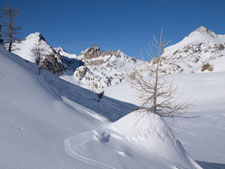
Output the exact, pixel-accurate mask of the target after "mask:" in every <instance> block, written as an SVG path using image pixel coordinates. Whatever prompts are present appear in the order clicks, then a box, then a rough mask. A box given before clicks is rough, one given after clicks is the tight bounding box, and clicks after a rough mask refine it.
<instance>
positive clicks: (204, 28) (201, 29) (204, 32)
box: [190, 26, 216, 38]
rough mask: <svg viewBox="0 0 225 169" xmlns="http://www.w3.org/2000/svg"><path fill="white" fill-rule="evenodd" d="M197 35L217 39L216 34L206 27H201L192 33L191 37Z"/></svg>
mask: <svg viewBox="0 0 225 169" xmlns="http://www.w3.org/2000/svg"><path fill="white" fill-rule="evenodd" d="M196 33H200V34H205V35H209V36H211V37H213V38H215V37H216V34H215V33H214V32H213V31H211V30H209V29H207V28H206V27H204V26H200V27H199V28H197V29H196V30H195V31H194V32H192V33H191V34H190V35H195V34H196Z"/></svg>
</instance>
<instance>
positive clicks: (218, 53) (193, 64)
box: [162, 26, 225, 73]
mask: <svg viewBox="0 0 225 169" xmlns="http://www.w3.org/2000/svg"><path fill="white" fill-rule="evenodd" d="M162 58H166V61H163V69H164V70H166V71H167V72H169V73H174V72H185V73H197V72H207V71H212V72H220V71H225V67H224V64H225V35H216V34H215V33H214V32H212V31H210V30H208V29H207V28H205V27H203V26H201V27H199V28H198V29H196V30H195V31H193V32H192V33H190V34H189V35H188V36H187V37H185V38H184V39H183V40H182V41H180V42H178V43H177V44H175V45H172V46H169V47H167V48H165V49H164V53H163V55H162Z"/></svg>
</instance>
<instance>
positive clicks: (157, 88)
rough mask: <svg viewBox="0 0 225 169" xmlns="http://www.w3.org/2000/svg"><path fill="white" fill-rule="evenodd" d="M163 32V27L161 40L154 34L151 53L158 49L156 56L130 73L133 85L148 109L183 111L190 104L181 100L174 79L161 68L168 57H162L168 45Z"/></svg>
mask: <svg viewBox="0 0 225 169" xmlns="http://www.w3.org/2000/svg"><path fill="white" fill-rule="evenodd" d="M162 33H163V30H162V29H161V33H160V39H159V41H158V40H157V39H156V37H155V36H153V41H152V45H151V54H153V53H155V52H154V51H155V50H154V49H156V50H157V55H156V57H154V58H153V57H152V60H151V61H150V62H145V64H144V68H142V69H140V68H135V69H134V71H132V73H130V74H129V79H130V82H131V85H132V87H134V88H135V89H136V90H137V91H138V98H139V99H140V100H141V102H142V104H143V106H144V107H145V108H146V109H147V110H148V111H150V112H152V113H157V114H176V113H183V110H184V109H185V108H187V106H188V104H187V103H186V102H184V101H181V100H180V98H179V97H178V95H177V92H176V88H175V87H174V86H173V83H172V81H169V80H167V78H166V77H165V76H166V75H167V74H166V73H165V72H164V71H163V70H162V69H160V67H161V66H162V60H165V59H166V58H163V57H161V56H162V54H163V48H164V47H165V46H167V45H168V43H166V42H165V41H164V40H163V38H162ZM148 55H150V53H149V52H148ZM178 100H179V101H178Z"/></svg>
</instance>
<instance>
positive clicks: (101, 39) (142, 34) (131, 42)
mask: <svg viewBox="0 0 225 169" xmlns="http://www.w3.org/2000/svg"><path fill="white" fill-rule="evenodd" d="M8 2H9V0H1V3H0V7H1V8H2V7H4V6H6V5H7V4H8ZM10 4H11V6H13V7H18V8H19V9H20V11H21V12H22V14H21V16H19V17H18V20H17V24H18V25H19V26H20V27H22V30H23V34H21V35H20V37H21V38H22V39H23V38H24V37H25V36H26V35H28V34H29V33H32V32H41V33H42V34H43V35H44V37H45V38H46V40H47V41H48V42H49V43H50V44H51V45H52V46H53V47H56V46H61V47H63V48H64V49H65V50H67V51H68V52H70V53H77V54H79V53H80V52H81V50H85V49H86V48H88V47H90V46H91V45H93V44H96V45H98V46H99V47H100V48H101V49H103V50H108V49H113V50H116V49H120V50H122V51H123V52H125V53H126V54H128V55H129V56H135V57H138V58H139V57H140V51H141V50H143V51H144V50H145V49H146V48H147V47H148V44H149V42H151V40H152V36H153V35H154V34H155V35H158V34H159V32H160V29H161V27H163V28H164V36H165V38H166V39H167V40H171V43H170V44H171V45H172V44H174V43H176V42H178V41H180V40H181V39H183V38H184V37H185V36H187V35H188V34H189V33H190V32H192V31H193V30H195V29H196V28H198V27H199V26H201V25H203V26H205V27H207V28H208V29H210V30H213V31H214V32H215V33H217V34H225V10H224V9H225V1H224V0H157V1H151V0H64V1H62V0H10Z"/></svg>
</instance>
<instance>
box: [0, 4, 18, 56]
mask: <svg viewBox="0 0 225 169" xmlns="http://www.w3.org/2000/svg"><path fill="white" fill-rule="evenodd" d="M0 14H1V15H2V16H3V18H4V21H3V24H2V28H3V30H2V32H3V33H2V35H3V37H4V38H5V43H8V51H9V52H11V50H12V43H13V42H14V41H15V40H18V38H17V35H18V34H20V30H21V28H20V27H18V26H16V23H15V19H16V17H17V16H18V15H19V10H18V8H11V7H9V6H8V7H6V8H2V9H0Z"/></svg>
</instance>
